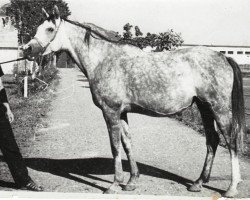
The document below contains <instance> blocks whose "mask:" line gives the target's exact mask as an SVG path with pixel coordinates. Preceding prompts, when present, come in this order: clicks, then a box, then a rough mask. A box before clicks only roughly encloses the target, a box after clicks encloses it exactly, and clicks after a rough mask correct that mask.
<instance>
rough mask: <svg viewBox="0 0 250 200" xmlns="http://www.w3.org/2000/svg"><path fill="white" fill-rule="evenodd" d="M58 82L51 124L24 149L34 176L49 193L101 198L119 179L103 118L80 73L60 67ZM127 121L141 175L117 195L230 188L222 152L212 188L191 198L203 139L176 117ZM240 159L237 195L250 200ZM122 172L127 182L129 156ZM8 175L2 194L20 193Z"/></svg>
mask: <svg viewBox="0 0 250 200" xmlns="http://www.w3.org/2000/svg"><path fill="white" fill-rule="evenodd" d="M60 76H61V82H60V84H59V88H58V90H57V93H56V96H57V97H56V99H55V100H54V101H53V103H52V108H51V111H50V112H49V114H48V116H47V118H46V122H47V123H48V126H47V127H40V128H39V129H37V131H36V133H35V137H34V141H32V145H29V144H27V146H26V147H22V148H21V150H22V152H23V155H24V157H25V161H26V163H27V166H28V167H29V172H30V175H31V177H32V178H33V179H34V180H35V181H36V182H38V183H40V184H41V185H43V186H44V188H45V191H47V192H81V193H102V192H103V191H104V190H105V189H106V188H108V186H109V185H110V184H111V183H112V180H113V173H114V170H113V164H112V156H111V149H110V143H109V138H108V133H107V129H106V125H105V123H104V119H103V117H102V113H101V111H100V110H99V109H98V108H97V107H96V106H95V105H94V104H93V102H92V98H91V93H90V90H89V88H88V82H87V80H86V78H85V77H84V76H83V75H82V73H81V72H80V71H79V70H77V69H60ZM128 118H129V124H130V128H131V129H130V131H131V133H132V139H133V145H134V152H135V156H136V160H137V162H138V167H139V170H140V173H141V176H140V181H139V187H138V188H137V189H136V190H135V191H132V192H125V191H123V190H120V192H119V193H121V194H146V195H147V194H148V195H175V196H183V195H185V196H204V197H211V196H213V195H214V194H218V193H221V192H224V191H225V190H226V189H227V187H228V186H229V183H230V179H231V165H230V159H229V153H228V151H227V150H226V149H224V148H222V147H219V148H218V151H217V155H216V158H215V162H214V166H213V170H212V174H211V179H210V182H209V183H208V184H206V185H205V186H204V188H203V190H202V192H200V193H192V192H189V191H187V186H189V185H190V184H191V183H192V182H193V181H195V180H196V179H197V178H198V177H199V175H200V172H201V170H202V167H203V163H204V159H205V154H206V146H205V138H204V137H202V136H201V135H199V134H198V133H196V132H195V131H194V130H192V129H191V128H189V127H186V126H184V125H183V124H181V123H180V122H178V121H176V120H174V119H169V118H152V117H147V116H143V115H137V114H129V115H128ZM240 161H241V172H242V178H243V180H244V181H243V183H241V184H240V185H239V195H238V197H250V190H249V185H250V173H249V169H250V160H249V159H246V158H244V159H243V158H242V159H241V160H240ZM0 165H2V166H4V165H5V163H3V162H1V163H0ZM123 167H124V171H125V177H126V181H127V180H128V178H129V166H128V162H127V160H126V157H125V154H123ZM2 168H3V167H2ZM3 169H4V171H3V172H2V171H1V175H0V180H1V182H0V190H14V189H13V188H12V186H13V184H12V183H11V181H12V179H11V176H10V174H9V173H8V168H7V167H5V168H3Z"/></svg>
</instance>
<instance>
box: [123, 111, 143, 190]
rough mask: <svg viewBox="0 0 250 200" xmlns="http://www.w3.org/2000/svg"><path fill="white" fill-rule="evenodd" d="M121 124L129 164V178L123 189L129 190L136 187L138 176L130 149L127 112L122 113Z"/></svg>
mask: <svg viewBox="0 0 250 200" xmlns="http://www.w3.org/2000/svg"><path fill="white" fill-rule="evenodd" d="M121 124H122V127H123V132H122V145H123V148H124V150H125V152H126V154H127V157H128V161H129V165H130V179H129V181H128V183H127V184H126V186H125V187H124V190H126V191H131V190H135V189H136V187H137V181H138V178H139V170H138V167H137V164H136V161H135V159H134V154H133V151H132V141H131V135H130V132H129V127H128V119H127V113H122V115H121Z"/></svg>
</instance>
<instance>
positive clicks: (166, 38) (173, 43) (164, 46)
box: [121, 23, 183, 52]
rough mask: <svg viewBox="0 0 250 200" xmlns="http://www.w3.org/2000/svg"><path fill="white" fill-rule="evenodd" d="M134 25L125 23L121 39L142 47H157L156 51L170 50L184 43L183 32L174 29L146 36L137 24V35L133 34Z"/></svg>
mask: <svg viewBox="0 0 250 200" xmlns="http://www.w3.org/2000/svg"><path fill="white" fill-rule="evenodd" d="M132 27H133V26H132V25H130V24H129V23H127V24H125V25H124V27H123V30H124V32H123V36H122V37H121V40H122V41H125V42H127V43H130V44H133V45H136V46H138V47H139V48H141V49H143V48H145V47H147V46H150V47H151V48H153V49H155V50H154V51H156V52H159V51H163V50H167V51H168V50H173V49H175V48H176V47H178V46H181V44H182V43H183V39H182V37H181V34H180V33H176V32H174V31H173V30H172V29H171V30H169V31H167V32H163V33H159V34H155V33H153V34H151V33H147V34H146V36H145V37H143V33H142V32H141V30H140V28H139V27H138V26H135V36H133V33H132V31H131V29H132Z"/></svg>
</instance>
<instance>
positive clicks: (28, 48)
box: [21, 40, 43, 60]
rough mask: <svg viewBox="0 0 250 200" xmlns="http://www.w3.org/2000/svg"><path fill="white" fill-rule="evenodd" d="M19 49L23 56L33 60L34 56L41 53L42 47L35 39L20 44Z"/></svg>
mask: <svg viewBox="0 0 250 200" xmlns="http://www.w3.org/2000/svg"><path fill="white" fill-rule="evenodd" d="M21 49H22V51H23V56H24V57H26V58H27V59H30V60H33V58H34V57H38V56H39V55H41V54H42V53H43V47H42V46H41V45H40V44H39V43H38V42H36V41H35V40H31V41H30V42H29V43H27V44H25V45H24V46H22V47H21Z"/></svg>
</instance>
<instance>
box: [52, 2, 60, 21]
mask: <svg viewBox="0 0 250 200" xmlns="http://www.w3.org/2000/svg"><path fill="white" fill-rule="evenodd" d="M53 14H54V16H55V17H56V19H58V18H59V17H60V12H59V9H58V7H57V6H56V5H55V6H54V8H53Z"/></svg>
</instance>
